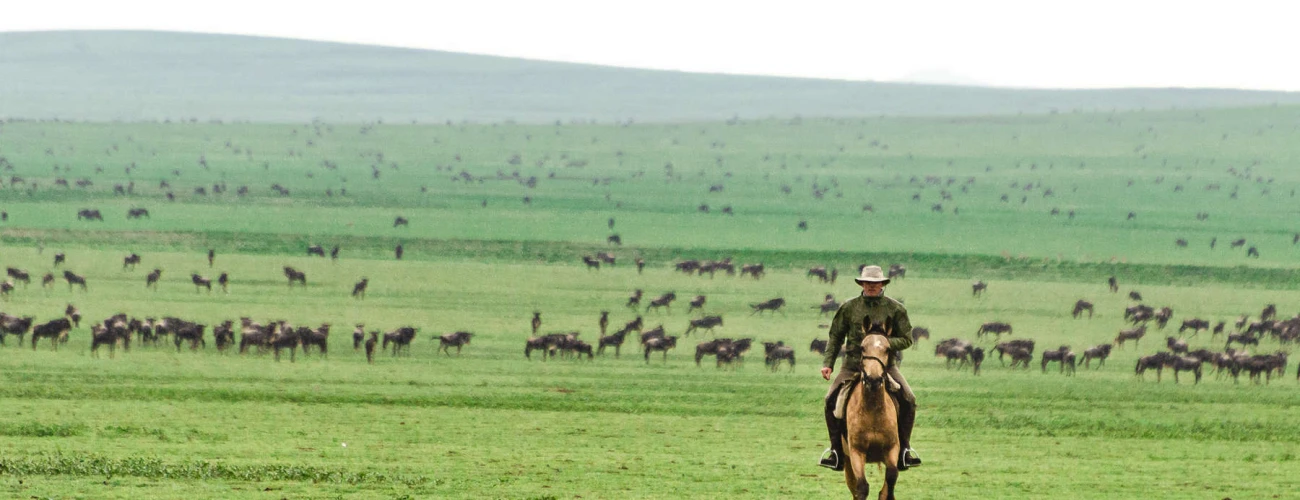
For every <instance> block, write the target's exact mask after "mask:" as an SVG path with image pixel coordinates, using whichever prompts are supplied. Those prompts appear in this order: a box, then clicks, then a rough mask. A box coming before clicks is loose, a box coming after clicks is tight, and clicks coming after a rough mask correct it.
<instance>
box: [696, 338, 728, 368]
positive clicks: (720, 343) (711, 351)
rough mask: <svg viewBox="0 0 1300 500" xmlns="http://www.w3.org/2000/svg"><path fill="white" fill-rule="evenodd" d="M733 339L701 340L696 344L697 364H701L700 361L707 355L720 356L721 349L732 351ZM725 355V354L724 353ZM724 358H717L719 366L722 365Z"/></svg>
mask: <svg viewBox="0 0 1300 500" xmlns="http://www.w3.org/2000/svg"><path fill="white" fill-rule="evenodd" d="M733 343H734V342H733V341H732V340H731V339H713V340H710V341H708V342H700V343H699V344H696V345H695V366H700V361H701V360H703V359H704V357H705V356H719V351H726V352H727V353H728V354H730V353H731V352H732V347H733ZM723 356H725V355H723ZM723 362H724V360H723V359H722V358H718V359H717V366H718V367H719V368H720V367H722V364H723Z"/></svg>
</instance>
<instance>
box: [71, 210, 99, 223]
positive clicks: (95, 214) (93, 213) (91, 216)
mask: <svg viewBox="0 0 1300 500" xmlns="http://www.w3.org/2000/svg"><path fill="white" fill-rule="evenodd" d="M77 220H97V221H103V220H104V216H103V215H100V214H99V210H98V209H94V208H83V209H81V210H78V211H77Z"/></svg>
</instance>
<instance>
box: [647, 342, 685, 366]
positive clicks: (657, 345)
mask: <svg viewBox="0 0 1300 500" xmlns="http://www.w3.org/2000/svg"><path fill="white" fill-rule="evenodd" d="M643 347H644V348H645V362H646V363H649V362H650V353H651V352H654V351H662V352H663V353H664V362H665V363H667V362H668V350H669V349H672V348H674V347H677V336H675V335H674V336H671V337H654V338H652V339H649V340H646V342H645V343H644V344H643Z"/></svg>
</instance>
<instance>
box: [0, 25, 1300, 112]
mask: <svg viewBox="0 0 1300 500" xmlns="http://www.w3.org/2000/svg"><path fill="white" fill-rule="evenodd" d="M846 63H848V62H846ZM0 74H2V75H5V77H4V78H0V117H3V118H10V119H12V118H31V119H36V118H39V119H48V118H59V119H70V120H92V121H109V120H124V121H141V120H164V119H171V120H190V119H198V120H217V119H219V120H247V121H258V122H300V121H306V120H311V119H323V120H327V121H347V122H360V121H373V120H380V119H382V120H387V121H389V122H407V121H412V120H417V121H423V122H429V121H444V120H454V121H461V120H470V121H503V120H515V121H519V122H549V121H554V120H566V121H567V120H597V121H600V122H611V121H626V120H634V121H637V122H672V121H699V120H722V119H728V118H731V117H733V116H739V117H742V118H766V117H780V118H788V117H795V116H805V117H809V116H824V117H874V116H880V115H891V116H936V115H990V114H1015V113H1049V112H1054V111H1055V112H1071V111H1076V110H1083V111H1096V110H1103V111H1109V110H1130V109H1141V108H1148V109H1151V108H1157V109H1167V108H1180V109H1187V108H1211V107H1236V106H1261V105H1271V104H1294V103H1300V93H1288V92H1262V91H1243V90H1220V89H1116V90H1028V89H1005V88H987V87H963V86H946V85H923V84H905V83H880V82H850V81H832V80H815V79H798V78H777V77H758V76H734V75H715V74H697V73H682V72H672V71H652V70H639V69H626V68H614V67H604V66H594V65H583V64H569V63H555V62H544V61H531V60H523V59H512V58H504V57H491V56H480V55H469V54H458V53H450V52H439V51H431V50H413V49H400V48H389V47H377V46H364V45H349V44H340V43H327V42H314V41H302V40H289V39H276V38H259V37H248V36H232V35H210V34H190V33H170V32H139V31H64V32H19V33H0Z"/></svg>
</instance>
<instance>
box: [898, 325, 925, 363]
mask: <svg viewBox="0 0 1300 500" xmlns="http://www.w3.org/2000/svg"><path fill="white" fill-rule="evenodd" d="M921 339H926V340H929V339H930V329H929V328H926V327H924V326H918V327H913V328H912V342H918V341H920V340H921ZM899 361H902V358H899Z"/></svg>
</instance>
